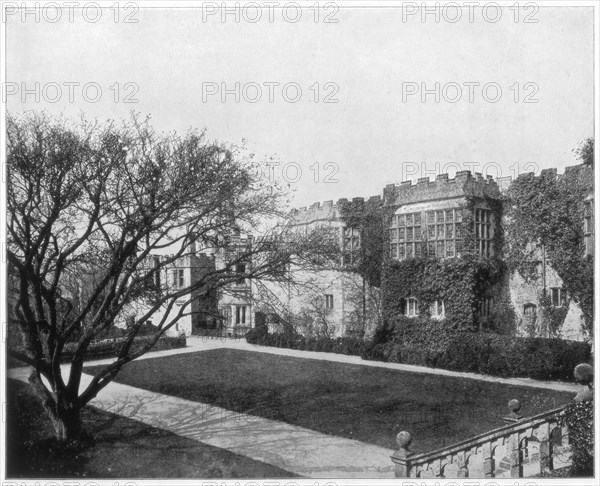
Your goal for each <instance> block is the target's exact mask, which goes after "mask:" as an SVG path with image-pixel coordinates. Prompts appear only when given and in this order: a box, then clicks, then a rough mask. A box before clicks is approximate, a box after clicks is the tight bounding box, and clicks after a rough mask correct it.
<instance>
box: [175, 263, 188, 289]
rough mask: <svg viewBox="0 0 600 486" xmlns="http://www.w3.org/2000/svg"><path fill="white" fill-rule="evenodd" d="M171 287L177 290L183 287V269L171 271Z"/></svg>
mask: <svg viewBox="0 0 600 486" xmlns="http://www.w3.org/2000/svg"><path fill="white" fill-rule="evenodd" d="M173 285H174V286H175V288H177V289H182V288H183V287H185V274H184V271H183V268H177V269H175V270H173Z"/></svg>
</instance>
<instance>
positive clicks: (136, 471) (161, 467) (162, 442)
mask: <svg viewBox="0 0 600 486" xmlns="http://www.w3.org/2000/svg"><path fill="white" fill-rule="evenodd" d="M7 396H8V403H7V417H8V420H7V435H6V441H7V442H6V445H7V458H6V460H7V463H6V466H7V469H6V472H7V477H9V478H17V477H24V478H73V477H87V478H167V477H168V478H264V477H273V478H277V477H279V478H281V477H294V476H295V475H294V474H292V473H290V472H288V471H284V470H282V469H279V468H277V467H274V466H271V465H269V464H264V463H262V462H259V461H255V460H252V459H250V458H247V457H245V456H241V455H238V454H234V453H232V452H229V451H227V450H223V449H219V448H217V447H212V446H209V445H206V444H202V443H200V442H197V441H194V440H191V439H186V438H183V437H179V436H177V435H175V434H172V433H170V432H167V431H164V430H161V429H157V428H154V427H150V426H147V425H144V424H141V423H139V422H136V421H135V420H131V419H127V418H123V417H118V416H115V415H112V414H109V413H106V412H101V411H99V410H96V409H94V408H91V407H88V408H86V409H85V410H84V414H83V417H84V423H85V427H86V430H87V431H94V430H96V434H95V441H94V443H92V444H88V445H87V446H82V447H80V448H77V449H72V448H71V449H64V448H59V447H57V445H56V443H55V442H54V441H53V440H52V430H51V425H50V423H49V421H48V419H47V418H46V415H45V412H44V411H43V410H42V408H41V405H40V404H39V402H38V399H37V398H36V397H35V396H34V394H33V392H32V390H31V388H30V387H29V385H27V384H25V383H21V382H18V381H14V380H8V381H7Z"/></svg>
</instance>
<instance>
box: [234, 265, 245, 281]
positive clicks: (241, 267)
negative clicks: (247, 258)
mask: <svg viewBox="0 0 600 486" xmlns="http://www.w3.org/2000/svg"><path fill="white" fill-rule="evenodd" d="M235 273H237V274H238V275H240V277H239V278H238V279H237V280H236V281H235V283H236V284H237V285H245V284H246V278H245V277H242V276H241V275H245V274H246V264H245V263H238V264H237V265H236V267H235Z"/></svg>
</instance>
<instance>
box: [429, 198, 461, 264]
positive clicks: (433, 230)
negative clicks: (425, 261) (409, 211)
mask: <svg viewBox="0 0 600 486" xmlns="http://www.w3.org/2000/svg"><path fill="white" fill-rule="evenodd" d="M426 220H427V232H426V234H427V240H428V242H427V256H428V257H430V258H454V257H458V256H460V251H458V249H459V245H458V243H459V241H458V240H459V238H461V232H460V225H461V224H462V210H461V209H459V208H453V209H439V210H437V211H427V218H426Z"/></svg>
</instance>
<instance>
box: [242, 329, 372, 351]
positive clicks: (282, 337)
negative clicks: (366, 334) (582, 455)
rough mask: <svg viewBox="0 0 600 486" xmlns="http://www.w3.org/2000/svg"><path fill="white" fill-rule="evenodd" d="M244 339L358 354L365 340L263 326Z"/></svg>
mask: <svg viewBox="0 0 600 486" xmlns="http://www.w3.org/2000/svg"><path fill="white" fill-rule="evenodd" d="M246 341H247V342H248V343H250V344H258V345H261V346H275V347H278V348H289V349H299V350H301V351H320V352H324V353H338V354H348V355H354V356H360V355H361V353H362V350H363V347H364V345H365V342H364V341H363V340H362V339H360V338H355V337H343V338H341V337H339V338H335V339H330V338H327V337H305V336H302V335H300V334H289V333H272V334H271V333H268V332H267V331H266V330H265V328H254V329H251V330H250V331H248V332H247V333H246Z"/></svg>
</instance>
